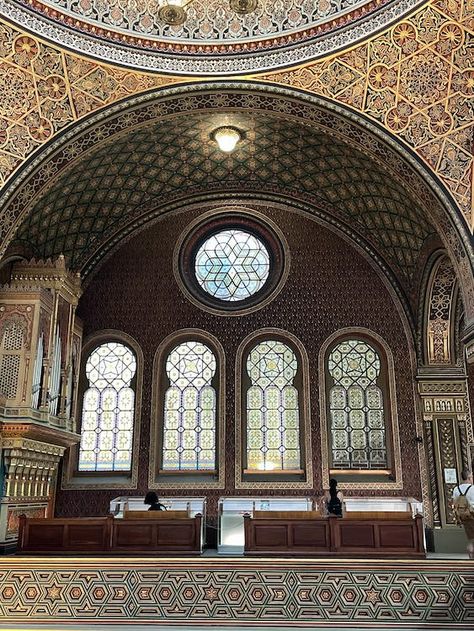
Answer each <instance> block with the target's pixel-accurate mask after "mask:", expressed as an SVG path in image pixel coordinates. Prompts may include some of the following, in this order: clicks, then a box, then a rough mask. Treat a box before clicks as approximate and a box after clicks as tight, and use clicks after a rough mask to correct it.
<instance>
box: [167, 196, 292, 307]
mask: <svg viewBox="0 0 474 631" xmlns="http://www.w3.org/2000/svg"><path fill="white" fill-rule="evenodd" d="M230 229H240V230H243V231H246V232H249V233H250V234H253V235H254V236H255V237H257V238H258V239H259V240H260V241H261V242H262V243H263V244H264V246H265V247H266V248H267V250H268V253H269V256H270V271H269V275H268V278H267V280H266V281H265V283H264V285H263V287H262V288H261V289H260V290H259V291H257V292H256V293H255V294H253V295H252V296H250V297H249V298H246V299H245V300H239V301H235V302H233V301H225V300H220V299H218V298H214V297H212V296H210V295H209V294H208V293H207V292H206V291H205V290H204V289H203V288H202V287H201V286H200V284H199V282H198V280H197V278H196V276H195V272H194V260H195V256H196V254H197V252H198V250H199V248H200V246H201V245H202V243H203V242H204V241H205V240H206V239H207V238H209V237H210V236H212V235H213V234H216V233H217V232H220V231H223V230H230ZM290 263H291V260H290V251H289V247H288V243H287V241H286V238H285V236H284V234H283V233H282V231H281V230H280V229H279V228H278V226H277V225H276V224H275V223H274V222H273V221H272V220H271V219H269V218H268V217H266V216H265V215H263V214H261V213H259V212H257V211H255V210H250V209H247V208H245V207H240V206H238V207H237V206H232V207H227V208H226V207H219V208H218V209H213V210H211V211H209V212H207V213H204V214H203V215H201V216H200V217H198V218H197V219H195V220H194V221H192V222H191V223H190V224H189V225H188V226H187V227H186V229H185V230H184V231H183V232H182V233H181V235H180V236H179V238H178V240H177V242H176V246H175V249H174V253H173V273H174V276H175V279H176V282H177V283H178V286H179V288H180V290H181V291H182V293H183V294H184V295H185V296H186V298H187V299H188V300H189V301H190V302H191V303H192V304H194V305H195V306H197V307H199V308H200V309H202V310H203V311H206V312H207V313H212V314H216V315H220V316H240V315H245V314H248V313H252V312H254V311H258V310H259V309H262V308H263V307H265V306H266V305H268V304H269V303H270V302H271V301H272V300H274V299H275V298H276V297H277V296H278V294H279V293H280V291H281V290H282V289H283V286H284V284H285V282H286V280H287V278H288V274H289V272H290Z"/></svg>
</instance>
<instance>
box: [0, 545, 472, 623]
mask: <svg viewBox="0 0 474 631" xmlns="http://www.w3.org/2000/svg"><path fill="white" fill-rule="evenodd" d="M0 621H1V623H2V624H4V623H9V624H10V625H11V624H12V623H13V624H15V623H16V624H18V625H21V624H25V623H29V624H34V623H37V624H38V623H40V624H48V625H54V626H55V627H57V626H58V625H60V624H61V623H68V622H69V623H71V622H74V623H75V624H77V623H80V624H84V623H88V624H89V625H91V624H94V623H99V624H104V623H112V624H113V623H115V624H120V623H122V624H136V625H146V624H153V625H163V626H167V625H168V626H170V625H176V626H179V625H183V624H184V625H186V624H188V625H189V624H192V625H207V626H209V624H211V625H212V626H214V627H215V626H222V627H228V626H231V627H239V626H252V627H255V626H258V627H265V626H269V627H271V626H274V625H278V626H279V627H284V626H285V625H288V626H289V627H294V626H299V627H312V628H327V627H332V628H334V627H337V626H340V627H344V626H345V627H348V626H349V627H352V628H377V629H381V628H382V627H383V628H387V629H388V628H397V629H410V630H414V629H435V628H439V629H446V628H451V629H452V631H457V630H458V629H459V630H461V629H471V631H472V630H473V629H474V563H472V561H471V562H470V561H453V560H449V561H430V560H426V561H398V560H397V561H388V560H369V561H364V560H321V559H309V560H295V559H288V560H282V559H243V558H238V559H228V558H227V559H220V558H201V559H150V558H148V559H131V558H126V559H122V558H113V559H110V558H108V559H104V558H100V559H99V558H87V559H85V558H82V559H79V558H74V559H72V558H64V557H63V558H61V559H53V558H32V557H23V558H20V557H5V558H3V559H0ZM188 628H189V627H188Z"/></svg>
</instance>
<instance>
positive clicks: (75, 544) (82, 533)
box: [19, 515, 201, 555]
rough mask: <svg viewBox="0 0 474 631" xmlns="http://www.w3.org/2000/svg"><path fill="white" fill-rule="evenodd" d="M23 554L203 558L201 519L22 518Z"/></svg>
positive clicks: (20, 544) (20, 543)
mask: <svg viewBox="0 0 474 631" xmlns="http://www.w3.org/2000/svg"><path fill="white" fill-rule="evenodd" d="M19 551H21V552H37V553H40V552H48V551H49V552H55V553H56V552H57V553H62V552H64V553H68V552H85V553H90V552H101V553H102V552H103V553H127V554H144V555H149V554H165V555H166V554H179V553H184V552H185V553H187V554H200V553H201V515H196V517H193V518H190V517H189V518H187V519H183V518H182V517H179V518H178V519H173V518H171V519H164V518H163V517H162V516H160V518H159V519H157V520H154V521H152V520H151V519H146V520H143V519H127V520H121V519H114V518H113V517H101V518H97V519H92V518H76V519H27V518H26V517H25V516H23V515H22V516H21V518H20V539H19Z"/></svg>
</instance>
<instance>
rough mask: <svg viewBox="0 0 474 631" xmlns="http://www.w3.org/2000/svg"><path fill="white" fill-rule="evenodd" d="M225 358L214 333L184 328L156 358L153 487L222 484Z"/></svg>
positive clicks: (167, 342) (160, 349) (172, 336)
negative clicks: (184, 483)
mask: <svg viewBox="0 0 474 631" xmlns="http://www.w3.org/2000/svg"><path fill="white" fill-rule="evenodd" d="M223 370H224V360H223V351H222V348H221V346H220V344H219V343H218V342H217V340H215V339H214V338H213V337H212V336H211V335H209V334H207V333H205V332H204V331H200V330H196V329H186V330H184V331H179V332H177V333H176V334H173V335H171V336H169V337H168V338H167V339H166V340H165V341H164V342H163V343H162V344H161V345H160V348H159V349H158V351H157V354H156V357H155V370H154V372H155V379H154V388H155V392H154V395H153V400H154V410H153V420H152V441H151V442H152V445H155V449H152V450H151V463H150V465H151V466H150V486H151V487H153V485H154V484H156V483H157V482H159V483H160V486H161V485H163V484H165V485H168V486H175V485H177V486H178V487H179V486H180V484H181V483H183V481H184V480H186V481H187V483H188V484H192V483H193V481H194V482H196V483H199V484H200V485H202V484H204V485H210V486H215V485H216V484H218V483H219V484H220V483H221V482H223V477H222V476H223V464H222V461H223V417H224V414H223V405H224V396H223V387H224V376H223Z"/></svg>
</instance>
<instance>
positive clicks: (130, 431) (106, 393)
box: [62, 329, 143, 489]
mask: <svg viewBox="0 0 474 631" xmlns="http://www.w3.org/2000/svg"><path fill="white" fill-rule="evenodd" d="M142 375H143V355H142V352H141V349H140V346H139V345H138V343H137V342H136V341H135V340H134V339H133V338H132V337H131V336H129V335H127V334H126V333H123V332H122V331H116V330H114V329H105V330H102V331H98V332H97V333H94V334H93V335H92V336H90V337H89V338H88V339H87V340H86V341H85V343H84V345H83V347H82V352H81V363H80V370H79V379H78V398H77V411H78V418H79V419H80V420H79V422H78V426H79V427H78V433H80V434H81V441H80V443H79V444H77V445H76V446H75V447H74V448H72V450H71V452H70V454H68V455H67V457H66V462H65V466H64V473H63V482H62V488H85V489H87V488H90V487H91V486H92V485H93V486H95V487H97V488H99V487H100V488H110V489H112V488H121V489H125V488H136V485H137V450H138V445H139V438H140V436H139V434H140V431H139V430H140V411H141V389H142Z"/></svg>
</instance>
